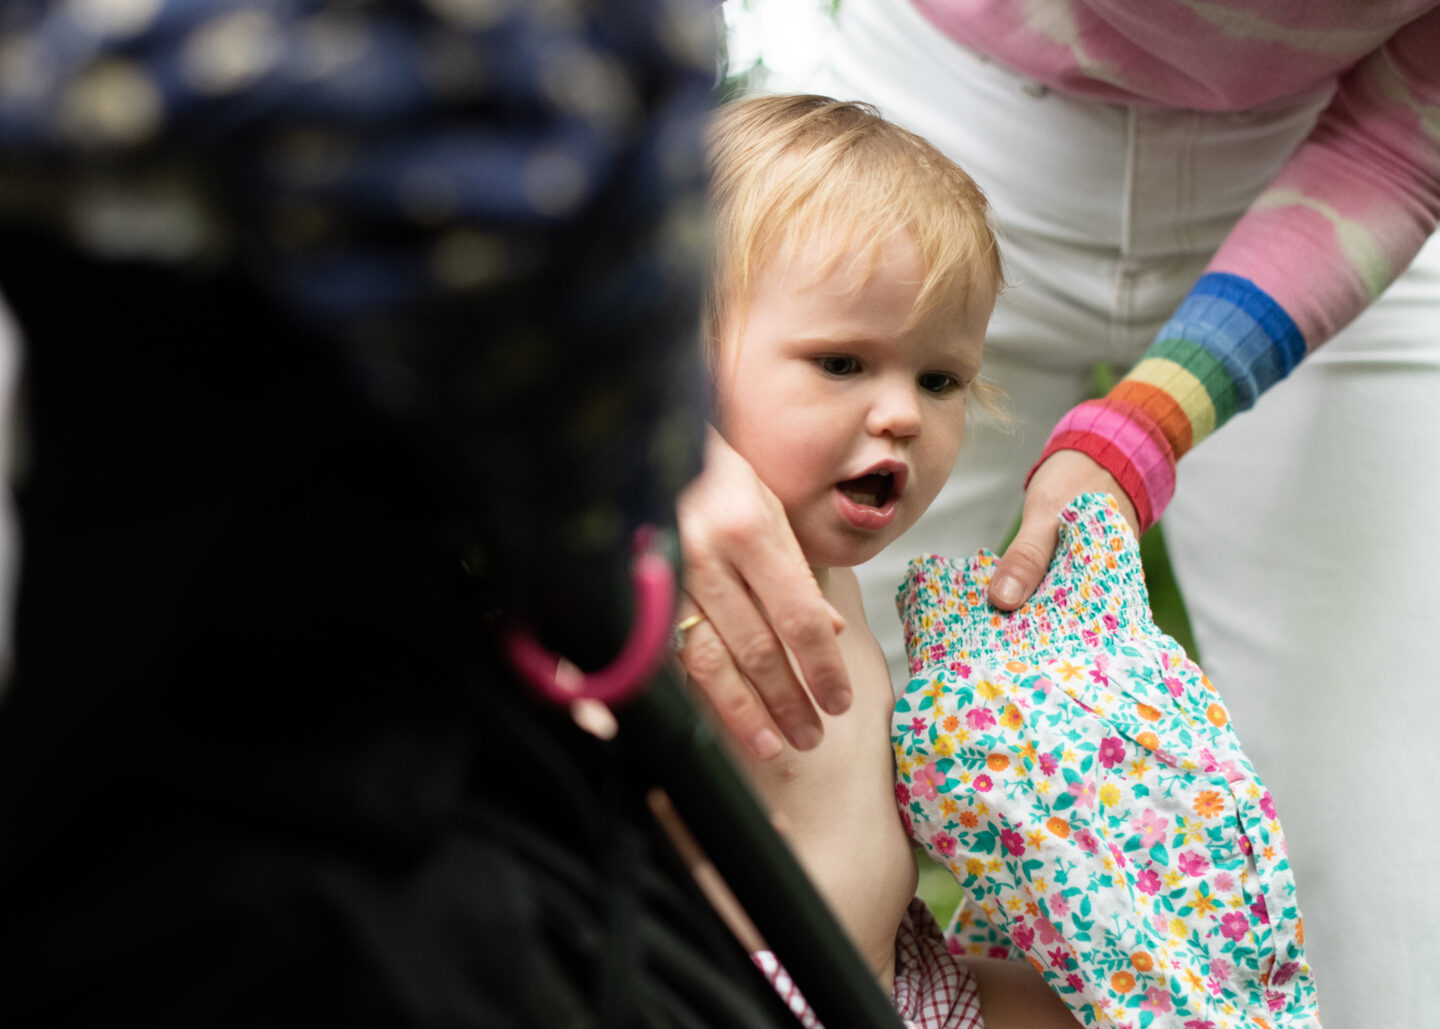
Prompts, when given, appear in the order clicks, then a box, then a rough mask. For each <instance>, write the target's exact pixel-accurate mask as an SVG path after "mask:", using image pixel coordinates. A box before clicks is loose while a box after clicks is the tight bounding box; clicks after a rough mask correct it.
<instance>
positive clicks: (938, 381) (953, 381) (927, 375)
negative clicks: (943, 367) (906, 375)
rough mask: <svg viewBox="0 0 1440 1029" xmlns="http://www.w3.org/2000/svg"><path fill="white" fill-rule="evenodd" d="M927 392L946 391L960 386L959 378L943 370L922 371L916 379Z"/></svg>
mask: <svg viewBox="0 0 1440 1029" xmlns="http://www.w3.org/2000/svg"><path fill="white" fill-rule="evenodd" d="M916 381H917V382H918V383H919V384H920V388H921V389H923V390H925V391H926V392H927V393H948V392H950V391H951V390H952V389H958V388H959V387H960V380H959V379H957V378H955V376H953V375H946V374H945V373H944V372H922V373H921V374H920V377H919V378H918V379H917V380H916Z"/></svg>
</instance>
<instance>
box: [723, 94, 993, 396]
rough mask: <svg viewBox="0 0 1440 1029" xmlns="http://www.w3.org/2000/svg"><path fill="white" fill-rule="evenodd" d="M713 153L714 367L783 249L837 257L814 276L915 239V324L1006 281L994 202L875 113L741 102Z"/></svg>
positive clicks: (795, 100)
mask: <svg viewBox="0 0 1440 1029" xmlns="http://www.w3.org/2000/svg"><path fill="white" fill-rule="evenodd" d="M708 149H709V156H710V163H711V176H712V177H711V185H710V203H711V216H712V219H713V225H714V229H713V231H714V248H715V250H714V260H713V265H712V268H711V274H710V282H709V288H708V290H707V294H706V302H705V347H706V358H707V361H708V362H709V364H710V367H711V368H712V370H713V369H714V367H715V362H716V360H717V357H718V350H719V344H720V334H721V332H722V331H723V330H724V328H725V325H724V324H722V323H725V322H726V321H727V320H728V319H733V318H737V317H738V318H743V317H744V316H745V305H746V303H747V300H748V298H749V296H750V295H751V290H752V287H753V285H754V282H755V278H756V276H757V275H758V274H760V272H761V271H762V270H763V269H764V267H765V263H766V262H767V261H769V260H770V259H771V258H773V257H774V256H775V254H776V253H777V252H779V251H780V250H781V249H782V248H783V247H784V245H785V244H787V243H791V244H798V243H805V244H808V245H812V246H823V247H826V248H827V249H828V250H829V253H828V255H827V257H826V258H824V259H822V260H821V261H819V262H817V268H816V274H817V276H818V275H822V274H824V273H825V272H826V271H828V270H829V269H830V268H831V267H833V264H834V262H836V261H838V260H840V259H841V258H842V257H844V256H845V255H847V254H849V253H852V252H853V251H854V250H856V249H857V248H858V249H859V250H860V251H861V252H862V253H868V254H869V255H870V257H871V259H872V260H873V258H874V255H875V253H876V251H877V250H878V248H879V245H880V244H881V243H882V242H883V241H884V240H885V239H886V238H887V237H889V236H891V235H893V234H894V233H895V232H896V231H903V232H907V233H909V235H910V236H911V238H912V239H913V240H914V242H915V244H916V246H917V247H918V249H919V251H920V260H921V265H922V267H923V268H924V273H925V280H924V283H923V285H922V287H921V289H920V293H919V297H918V299H917V301H916V310H915V311H914V312H913V313H912V315H911V317H912V319H913V318H919V317H922V316H924V315H925V314H926V313H927V312H928V311H930V310H931V309H933V308H934V307H935V305H937V304H940V303H942V302H945V301H949V300H954V299H956V298H963V297H964V296H966V295H968V293H970V292H971V291H973V290H976V289H986V290H993V291H998V290H999V289H1000V288H1001V287H1002V286H1003V284H1004V269H1003V267H1002V264H1001V260H1000V250H999V247H998V246H997V245H996V240H995V234H994V232H993V230H992V229H991V227H990V223H989V219H988V210H989V205H988V203H987V202H986V200H985V195H984V194H983V193H982V192H981V191H980V188H979V187H978V186H976V185H975V182H974V180H973V179H971V178H970V176H969V175H967V174H965V172H964V171H963V170H962V169H961V168H960V167H959V166H958V165H956V164H955V162H954V161H952V160H950V159H949V158H948V157H946V156H945V155H944V154H942V153H941V152H940V151H939V150H937V149H935V147H934V146H933V145H932V144H930V143H928V142H927V141H925V140H924V139H922V138H921V137H919V136H917V135H915V134H914V133H913V132H909V131H907V130H905V129H902V128H900V127H899V126H898V125H895V124H894V123H893V122H889V121H886V120H885V119H884V118H882V117H881V116H880V115H879V113H878V112H877V111H876V110H875V109H874V108H873V107H871V106H870V105H868V104H863V103H853V102H846V101H839V100H832V99H831V98H829V97H823V96H813V95H797V96H757V97H751V98H748V99H743V100H737V101H734V102H732V103H729V104H726V105H725V106H724V107H722V108H720V109H719V110H718V111H717V112H716V115H715V118H714V121H713V123H712V125H711V128H710V134H709V141H708Z"/></svg>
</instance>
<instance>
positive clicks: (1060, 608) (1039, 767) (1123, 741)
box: [891, 494, 1319, 1029]
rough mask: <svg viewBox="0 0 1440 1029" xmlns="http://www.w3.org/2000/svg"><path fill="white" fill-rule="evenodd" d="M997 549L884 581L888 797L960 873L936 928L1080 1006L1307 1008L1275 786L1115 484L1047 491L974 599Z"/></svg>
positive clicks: (1109, 1020) (1110, 1017) (1146, 1024)
mask: <svg viewBox="0 0 1440 1029" xmlns="http://www.w3.org/2000/svg"><path fill="white" fill-rule="evenodd" d="M995 560H996V559H995V556H994V555H993V554H990V553H988V552H984V551H982V552H981V553H980V554H978V555H976V556H975V557H973V558H970V559H969V560H966V561H951V560H946V559H944V558H939V557H929V558H922V559H920V560H918V561H915V562H912V564H911V568H910V574H909V576H908V577H907V579H906V582H905V584H904V586H903V587H902V588H901V591H900V597H899V606H900V613H901V618H902V620H903V621H904V624H905V632H906V641H907V647H908V650H909V653H910V655H911V669H912V672H913V674H914V678H913V679H912V680H911V682H910V684H909V686H908V687H907V689H906V691H905V693H904V694H903V695H902V697H901V698H900V700H899V701H898V703H897V704H896V709H895V716H894V719H893V720H892V723H891V736H892V741H893V743H894V746H895V757H896V767H897V775H898V780H897V781H898V783H899V785H900V787H901V788H900V789H897V791H896V797H897V798H898V800H899V802H900V806H901V812H902V815H903V817H904V820H905V822H906V824H907V826H910V827H911V831H912V835H914V837H915V838H916V840H918V841H920V842H921V843H922V844H924V845H925V846H926V848H927V849H928V850H929V852H930V854H931V856H932V857H934V858H935V859H936V860H937V861H938V862H939V863H940V864H942V865H944V866H945V867H947V868H948V869H950V871H951V872H952V873H953V874H954V875H955V877H956V879H957V880H958V881H959V882H960V884H961V886H962V887H963V888H964V891H965V895H966V903H965V904H964V905H963V906H962V908H961V911H960V912H959V914H958V916H957V919H956V922H955V924H954V925H953V926H952V927H951V946H952V947H956V948H958V950H959V951H963V952H965V953H970V954H986V955H995V956H999V955H1006V956H1011V957H1014V956H1017V954H1018V955H1023V956H1024V957H1026V958H1028V959H1029V960H1030V961H1031V963H1033V964H1035V965H1036V966H1037V967H1038V968H1039V969H1040V970H1041V972H1042V973H1043V974H1044V975H1045V977H1046V980H1047V981H1048V982H1049V983H1050V985H1051V987H1052V988H1054V989H1055V991H1056V993H1057V994H1059V996H1060V997H1062V998H1063V999H1064V1000H1065V1002H1066V1003H1067V1004H1068V1005H1069V1006H1070V1009H1071V1011H1072V1012H1074V1014H1075V1016H1076V1018H1077V1020H1078V1021H1079V1022H1080V1023H1081V1024H1083V1025H1098V1026H1114V1027H1120V1026H1130V1027H1135V1029H1141V1027H1143V1029H1200V1027H1203V1026H1210V1027H1211V1029H1239V1027H1241V1026H1245V1027H1249V1026H1256V1025H1266V1026H1270V1027H1272V1029H1300V1027H1304V1029H1314V1027H1316V1026H1318V1025H1319V1021H1318V1018H1317V1015H1316V995H1315V984H1314V980H1313V977H1312V976H1311V974H1310V969H1309V965H1308V964H1307V963H1306V961H1305V954H1304V945H1303V941H1304V934H1303V930H1302V925H1301V919H1300V910H1299V906H1298V903H1297V901H1296V897H1295V884H1294V877H1293V875H1292V873H1291V870H1290V864H1289V858H1288V855H1287V852H1286V848H1285V840H1284V836H1283V834H1282V831H1281V828H1280V823H1279V821H1278V819H1277V818H1276V813H1275V805H1274V801H1273V799H1272V798H1271V797H1270V794H1269V792H1268V791H1267V790H1266V789H1265V787H1264V785H1263V783H1261V781H1260V779H1259V778H1258V776H1257V775H1256V773H1255V770H1254V768H1253V766H1252V765H1251V764H1250V761H1249V760H1248V759H1247V758H1246V756H1245V753H1244V751H1243V750H1242V749H1241V747H1240V744H1239V741H1238V739H1237V738H1236V735H1235V732H1234V729H1233V727H1232V726H1231V725H1230V719H1229V715H1228V713H1227V712H1226V710H1225V705H1224V702H1223V701H1222V700H1221V699H1220V697H1219V695H1218V694H1217V693H1216V692H1215V689H1214V687H1213V686H1212V685H1211V683H1210V681H1209V679H1207V678H1206V677H1205V674H1204V673H1203V672H1202V671H1201V670H1200V668H1199V667H1197V666H1196V665H1195V664H1194V663H1193V662H1191V661H1190V660H1189V658H1188V657H1187V656H1186V655H1185V653H1184V651H1183V649H1181V648H1180V647H1179V645H1178V644H1176V643H1175V641H1174V640H1171V639H1170V638H1169V637H1166V636H1164V635H1163V634H1162V633H1161V632H1160V631H1159V630H1158V629H1157V628H1156V627H1155V625H1154V622H1153V620H1152V618H1151V615H1150V605H1149V597H1148V596H1147V594H1146V592H1145V585H1144V579H1143V575H1142V572H1141V568H1140V555H1139V548H1138V546H1137V545H1136V542H1135V538H1134V536H1133V534H1131V532H1130V530H1129V527H1128V526H1127V525H1126V524H1125V522H1124V520H1123V519H1122V518H1121V517H1120V515H1119V512H1118V511H1117V510H1116V508H1115V507H1114V504H1113V502H1112V501H1111V500H1110V499H1109V498H1108V497H1106V496H1104V495H1103V494H1090V495H1087V496H1085V497H1081V498H1080V499H1078V500H1077V501H1075V502H1074V503H1072V504H1071V505H1070V506H1069V507H1067V508H1066V509H1065V510H1064V511H1063V512H1062V513H1061V518H1060V545H1059V548H1058V550H1057V552H1056V558H1055V561H1054V563H1053V564H1052V566H1051V568H1050V571H1049V574H1048V575H1047V577H1046V579H1045V581H1044V582H1043V583H1042V584H1041V587H1040V589H1039V591H1037V593H1036V595H1035V597H1034V598H1032V600H1030V601H1029V602H1028V603H1027V604H1026V605H1025V606H1024V607H1022V608H1021V609H1020V610H1019V611H1016V612H1014V613H1012V614H1004V613H1001V612H997V611H996V610H994V609H992V608H990V607H989V606H988V604H987V603H986V602H985V600H984V597H985V594H986V588H987V586H988V585H989V580H990V576H991V574H992V572H993V570H994V566H995ZM998 759H1003V760H998ZM932 793H933V795H932Z"/></svg>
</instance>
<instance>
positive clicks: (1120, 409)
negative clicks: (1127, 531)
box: [1032, 272, 1305, 531]
mask: <svg viewBox="0 0 1440 1029" xmlns="http://www.w3.org/2000/svg"><path fill="white" fill-rule="evenodd" d="M1304 356H1305V338H1304V337H1303V336H1302V335H1301V334H1300V330H1299V329H1298V328H1296V326H1295V323H1294V321H1292V320H1291V318H1290V316H1289V315H1288V314H1286V313H1285V311H1284V309H1283V308H1281V307H1280V305H1278V304H1276V303H1275V301H1274V300H1272V299H1270V296H1269V295H1268V294H1266V293H1265V292H1264V291H1262V290H1261V289H1260V288H1259V287H1258V286H1256V285H1255V284H1254V283H1253V282H1251V281H1250V280H1249V279H1242V278H1240V277H1239V276H1238V275H1230V274H1227V273H1225V272H1211V273H1209V274H1207V275H1205V276H1203V277H1202V278H1201V279H1200V281H1199V282H1197V283H1196V284H1195V288H1194V289H1192V290H1191V291H1190V293H1189V294H1188V295H1187V296H1186V297H1185V299H1184V301H1183V302H1181V304H1180V307H1179V308H1178V309H1177V310H1176V312H1175V314H1174V316H1173V317H1172V318H1171V319H1170V320H1169V321H1168V322H1166V323H1165V326H1164V328H1162V329H1161V330H1160V333H1159V335H1158V336H1156V337H1155V342H1154V343H1152V344H1151V346H1150V349H1149V350H1147V351H1146V352H1145V355H1144V356H1143V357H1142V358H1141V359H1140V361H1139V363H1138V364H1136V365H1135V367H1134V368H1133V369H1131V371H1130V374H1129V375H1127V376H1125V378H1124V379H1122V380H1121V381H1120V382H1119V384H1118V385H1116V387H1115V388H1114V389H1113V390H1111V391H1110V393H1109V395H1107V396H1106V397H1105V398H1104V399H1102V400H1095V401H1087V402H1086V403H1084V404H1081V405H1080V406H1079V407H1077V408H1075V409H1074V410H1072V411H1071V412H1070V413H1069V414H1067V415H1066V416H1065V417H1064V418H1062V419H1061V420H1060V424H1059V425H1057V426H1056V427H1055V431H1054V432H1052V433H1051V434H1050V439H1049V441H1048V442H1047V443H1046V445H1045V450H1044V453H1043V454H1042V455H1041V457H1040V461H1042V462H1043V461H1044V460H1045V458H1047V457H1049V456H1050V455H1051V454H1052V453H1054V452H1055V451H1057V450H1079V451H1082V452H1083V453H1085V454H1088V455H1089V456H1090V457H1092V458H1094V459H1095V460H1096V461H1097V462H1099V463H1100V464H1101V465H1103V466H1104V467H1105V469H1106V470H1107V471H1108V472H1110V474H1111V475H1113V476H1115V478H1116V479H1117V480H1118V481H1119V482H1120V485H1121V486H1122V487H1123V488H1124V489H1125V492H1126V493H1127V494H1129V496H1130V500H1131V502H1132V503H1134V505H1135V510H1136V513H1137V514H1138V515H1139V516H1140V528H1141V530H1142V531H1143V530H1145V529H1148V528H1149V527H1150V526H1151V525H1153V524H1154V522H1155V521H1156V520H1157V519H1159V517H1160V515H1161V514H1162V513H1163V512H1164V510H1165V506H1166V505H1167V504H1168V503H1169V502H1170V498H1171V496H1172V495H1173V494H1174V492H1175V462H1176V461H1178V460H1179V459H1180V458H1181V457H1182V456H1183V455H1184V454H1185V453H1186V452H1187V451H1188V450H1189V449H1190V448H1191V447H1193V446H1194V445H1195V444H1196V443H1199V442H1200V441H1201V440H1202V439H1204V438H1205V437H1206V436H1208V435H1210V433H1212V432H1214V431H1215V430H1216V429H1218V428H1219V427H1220V426H1222V425H1224V424H1225V423H1226V422H1227V421H1229V420H1230V417H1231V416H1232V415H1234V414H1235V412H1237V411H1244V410H1247V409H1248V408H1250V407H1251V406H1252V405H1253V404H1254V403H1255V400H1256V398H1258V397H1259V396H1260V394H1261V393H1264V392H1265V391H1266V390H1267V389H1269V388H1270V387H1271V386H1273V385H1275V383H1277V382H1279V381H1280V380H1281V379H1283V378H1284V377H1285V376H1287V375H1289V374H1290V372H1291V371H1292V370H1293V369H1294V367H1295V366H1296V365H1297V364H1299V363H1300V360H1301V359H1302V358H1303V357H1304ZM1036 466H1037V467H1038V466H1039V462H1037V463H1036ZM1032 474H1033V469H1032Z"/></svg>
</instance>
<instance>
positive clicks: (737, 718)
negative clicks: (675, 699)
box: [677, 429, 851, 759]
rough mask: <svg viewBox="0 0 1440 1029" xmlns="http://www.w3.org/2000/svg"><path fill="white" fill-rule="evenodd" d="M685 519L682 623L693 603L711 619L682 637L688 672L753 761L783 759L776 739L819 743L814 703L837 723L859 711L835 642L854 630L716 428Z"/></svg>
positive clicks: (683, 498)
mask: <svg viewBox="0 0 1440 1029" xmlns="http://www.w3.org/2000/svg"><path fill="white" fill-rule="evenodd" d="M677 516H678V520H679V524H680V543H681V550H682V552H683V555H684V559H685V592H686V594H687V595H688V599H686V600H683V601H682V606H681V609H680V611H679V612H678V615H679V617H681V618H684V617H685V616H687V615H689V614H693V613H694V611H692V610H691V607H690V605H691V604H693V605H695V607H698V609H699V613H701V614H703V615H704V616H705V620H704V621H702V622H700V623H699V624H697V625H695V626H693V627H692V628H691V629H689V631H688V632H687V633H686V634H685V639H684V643H683V645H682V647H681V650H680V658H681V660H682V661H683V662H684V665H685V671H686V672H687V673H688V674H689V676H690V678H691V679H692V680H693V681H694V682H695V683H696V685H698V686H699V688H700V689H701V690H703V691H704V693H705V695H706V696H707V697H708V699H709V701H710V703H711V704H712V705H713V706H714V708H715V711H716V714H717V715H718V716H719V718H720V720H721V722H723V723H724V725H725V726H726V727H727V728H728V729H729V730H730V731H731V732H732V733H734V734H735V737H736V738H737V739H738V740H740V742H741V743H742V744H743V745H745V746H746V747H748V748H749V750H750V751H751V752H752V753H754V754H755V756H756V757H758V758H761V759H765V758H771V757H774V756H775V755H777V754H779V753H780V751H781V749H782V744H781V740H780V736H778V735H777V734H776V732H777V730H778V731H779V733H781V734H783V735H784V737H785V738H786V739H788V740H789V741H790V743H791V744H792V745H794V746H795V747H796V748H797V749H799V750H808V749H810V748H812V747H814V746H816V745H818V744H819V742H820V739H821V736H822V734H823V732H824V730H823V728H822V726H821V723H820V716H819V714H818V713H817V712H816V710H815V704H818V705H819V706H820V708H821V709H823V710H824V711H826V712H828V713H830V714H841V713H843V712H844V711H845V710H846V709H847V708H849V706H850V699H851V690H850V677H849V674H848V673H847V672H846V670H845V662H844V659H843V658H842V657H841V655H840V645H839V642H838V641H837V638H836V637H837V635H838V634H839V632H840V630H841V629H843V628H844V626H845V622H844V619H842V618H841V617H840V615H839V613H838V612H836V610H835V609H834V608H833V607H831V606H830V604H829V603H828V602H827V601H826V600H825V598H824V597H823V596H822V595H821V593H820V588H819V586H818V585H816V583H815V577H814V575H812V574H811V572H810V567H809V565H808V564H806V562H805V556H804V555H803V554H802V553H801V551H800V545H799V544H798V543H797V542H796V541H795V535H794V533H792V532H791V531H790V523H789V522H788V521H787V520H786V518H785V509H784V508H783V507H782V506H781V504H780V502H779V500H777V499H776V498H775V495H774V494H773V493H771V492H770V490H769V489H768V488H767V487H766V486H765V484H764V483H762V482H761V481H760V478H759V477H758V476H757V475H756V474H755V472H754V470H753V469H751V467H750V465H749V463H748V462H747V461H746V460H745V459H744V458H743V457H741V456H740V455H739V454H737V453H736V452H735V451H734V450H733V449H732V448H731V447H730V445H729V444H728V443H726V442H725V440H724V439H723V438H722V437H721V436H720V434H719V433H718V432H716V431H715V430H714V429H711V430H710V432H709V438H708V440H707V441H706V447H705V470H704V472H702V473H701V474H700V475H699V476H698V477H697V478H696V479H695V481H694V482H692V483H691V484H690V485H689V486H688V487H686V489H685V491H684V492H683V493H681V495H680V498H679V502H678V504H677ZM786 647H788V648H789V650H790V653H791V654H793V655H794V658H795V664H796V665H798V666H799V669H800V675H801V676H802V677H803V678H804V681H805V684H806V685H808V687H809V693H808V694H807V692H806V688H805V686H802V685H801V682H800V678H798V677H797V676H796V674H795V671H794V669H793V668H792V666H791V663H790V656H789V655H788V654H787V653H786ZM811 697H813V698H814V704H812V703H811Z"/></svg>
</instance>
